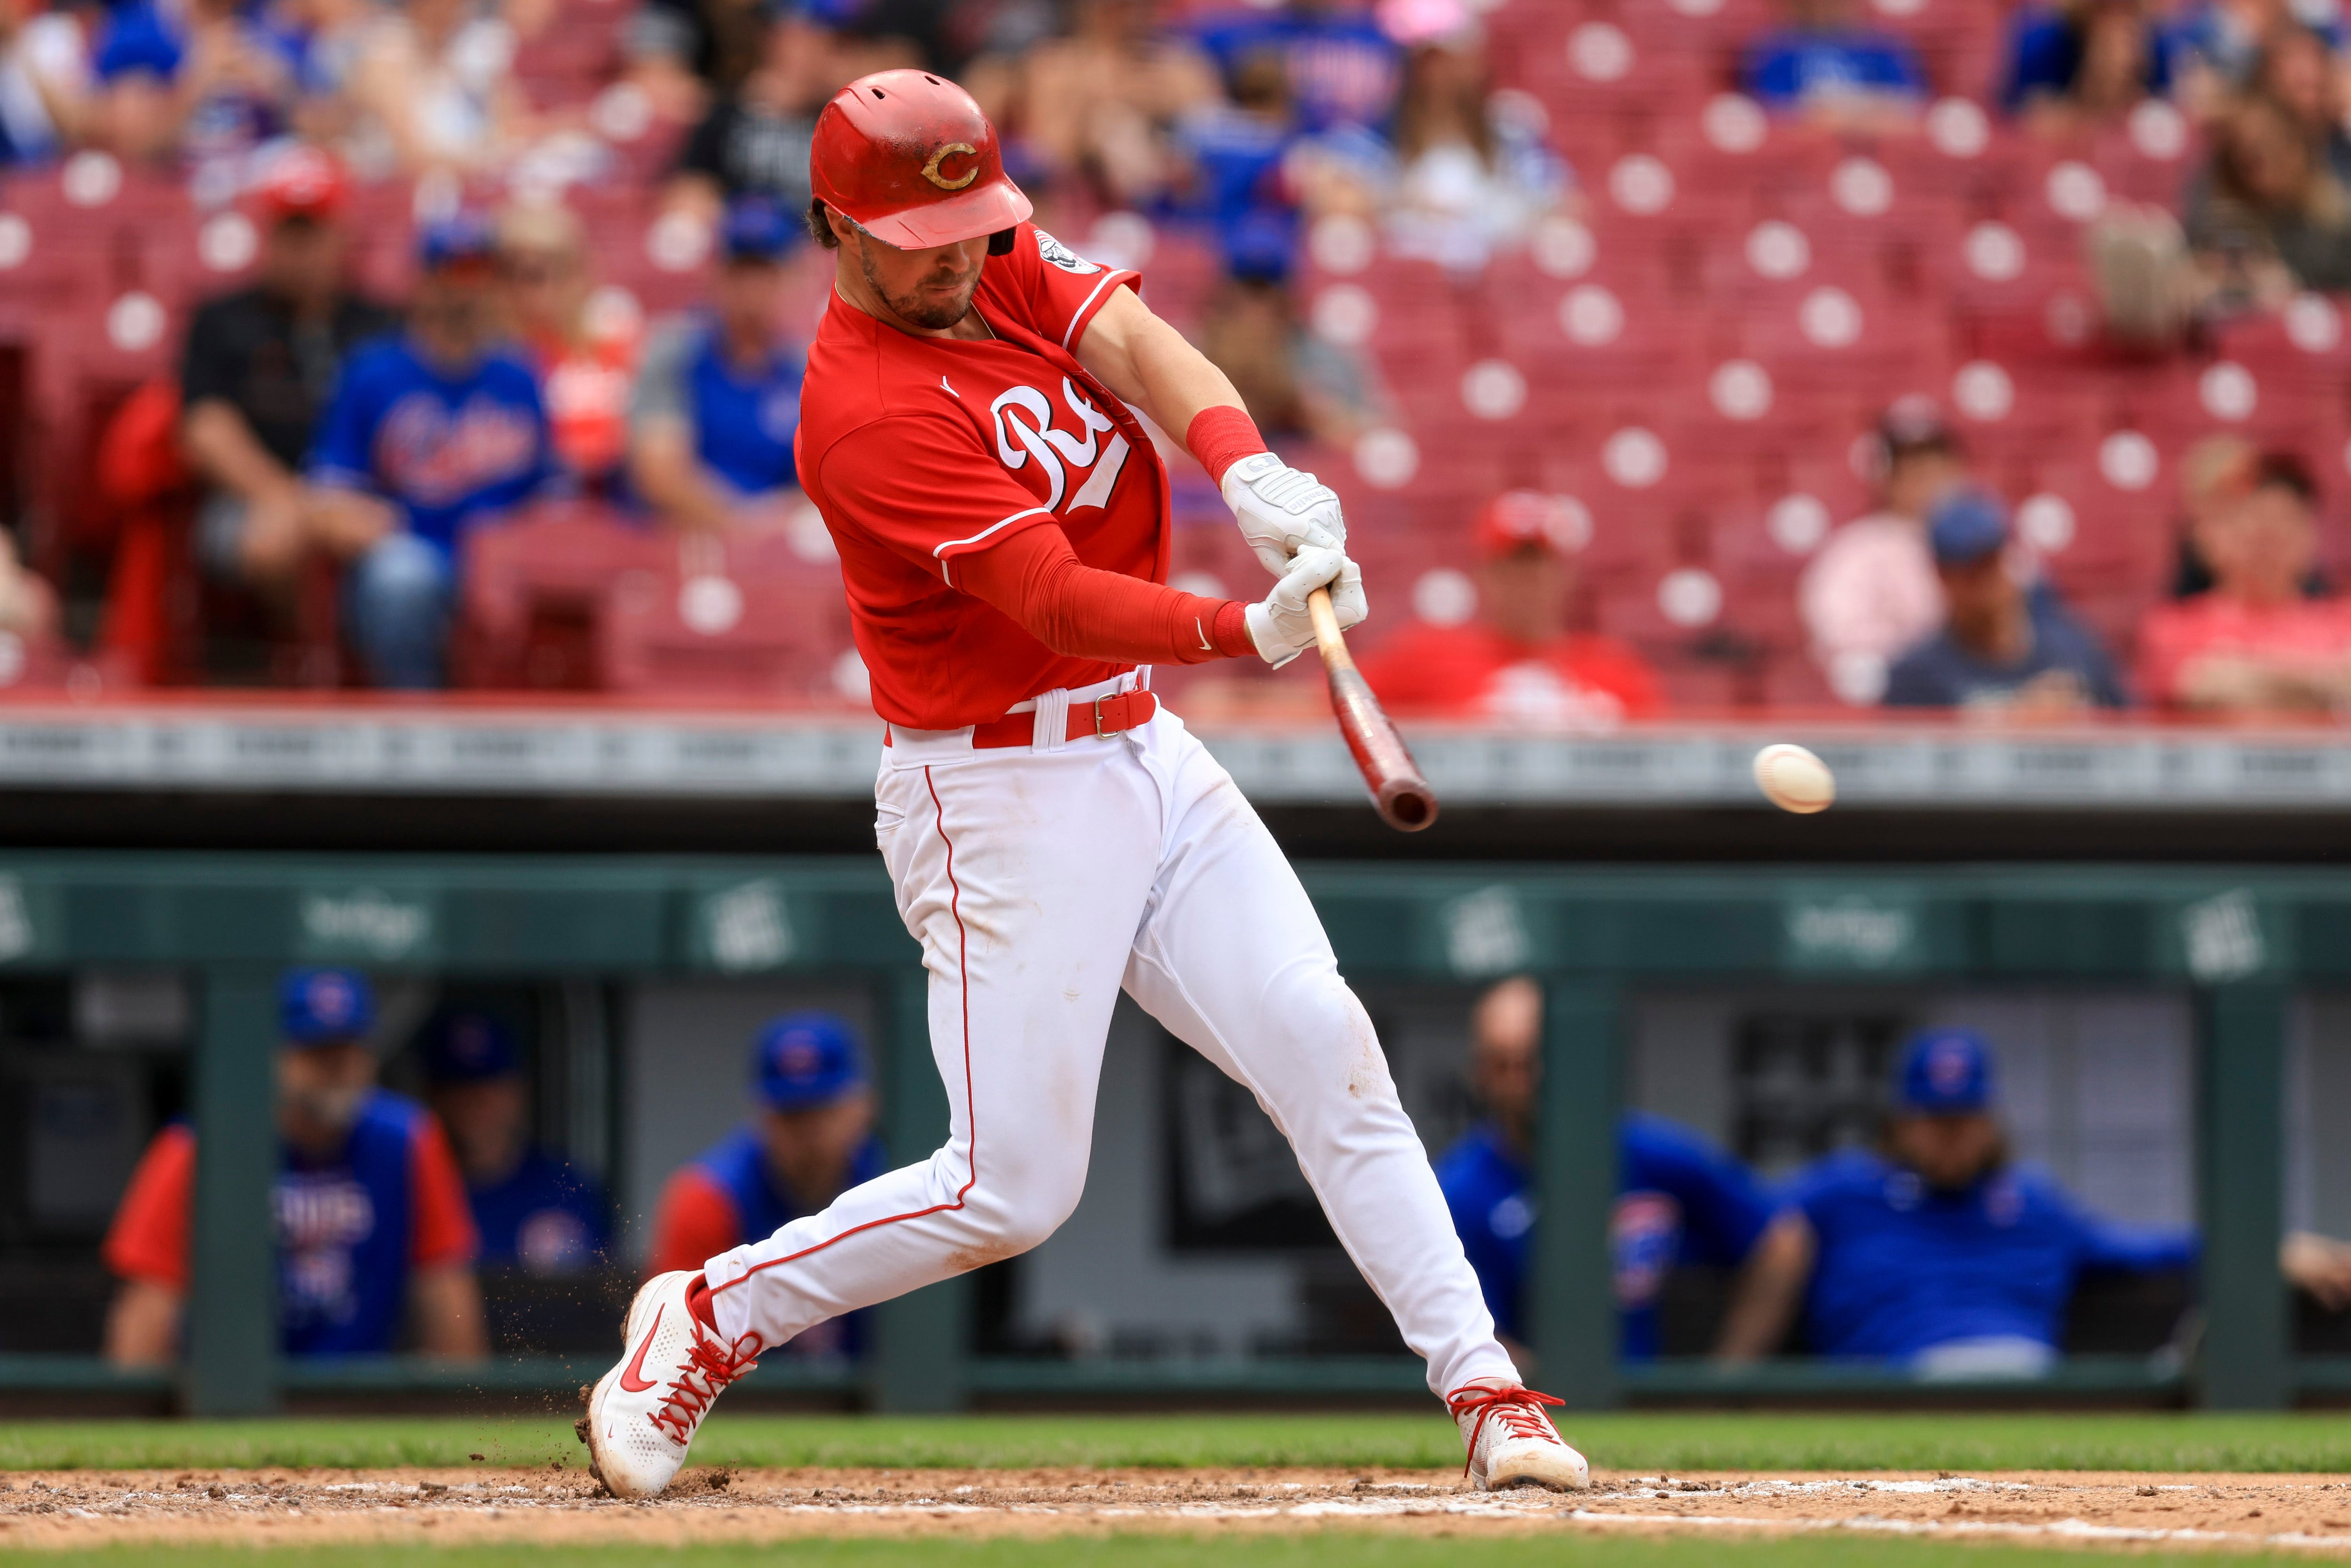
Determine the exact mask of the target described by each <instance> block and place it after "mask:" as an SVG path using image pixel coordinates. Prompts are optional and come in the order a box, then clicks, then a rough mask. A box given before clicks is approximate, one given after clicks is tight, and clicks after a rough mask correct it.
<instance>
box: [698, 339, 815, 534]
mask: <svg viewBox="0 0 2351 1568" xmlns="http://www.w3.org/2000/svg"><path fill="white" fill-rule="evenodd" d="M807 363H808V356H807V354H806V353H805V352H804V351H803V350H799V349H797V348H778V350H776V352H775V353H774V354H773V355H772V356H770V357H769V359H768V362H767V363H766V364H764V365H762V366H760V367H759V369H758V371H757V372H756V373H753V374H749V375H746V374H744V373H743V372H742V371H739V370H737V368H736V367H735V366H734V365H733V364H732V363H730V362H729V361H728V360H727V358H726V350H725V348H724V346H723V345H722V344H721V342H720V340H719V334H718V332H717V331H716V329H713V328H711V327H709V326H707V325H705V327H704V328H703V329H702V331H701V334H700V341H699V342H698V343H697V344H696V345H695V354H694V361H693V365H692V367H691V369H690V370H689V371H687V384H688V388H689V391H690V392H691V395H692V397H693V399H694V445H695V453H696V454H697V455H699V456H700V457H701V458H702V460H703V462H705V463H706V464H708V465H710V466H711V467H712V468H714V469H716V471H717V472H718V473H719V474H720V475H722V476H724V477H725V478H726V482H727V484H729V485H731V486H734V487H735V490H736V492H737V494H739V495H744V496H758V495H763V494H765V493H766V492H768V491H769V490H780V489H783V488H785V487H786V486H791V485H795V484H798V483H799V473H798V471H797V470H796V469H795V468H794V467H793V465H792V437H793V436H794V435H795V434H798V433H799V427H800V376H801V373H802V371H804V370H805V369H806V368H807Z"/></svg>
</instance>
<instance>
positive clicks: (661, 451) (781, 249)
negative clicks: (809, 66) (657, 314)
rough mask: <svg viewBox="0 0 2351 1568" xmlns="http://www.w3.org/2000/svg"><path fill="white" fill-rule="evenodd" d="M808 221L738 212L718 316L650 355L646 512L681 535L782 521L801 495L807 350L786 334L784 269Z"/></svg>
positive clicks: (643, 380) (638, 430) (660, 339)
mask: <svg viewBox="0 0 2351 1568" xmlns="http://www.w3.org/2000/svg"><path fill="white" fill-rule="evenodd" d="M801 233H802V231H801V228H800V220H799V214H787V213H786V212H785V211H784V210H783V209H781V208H779V207H778V206H776V205H775V204H773V203H771V202H768V201H764V200H761V199H759V198H757V197H753V198H749V199H747V200H744V201H741V202H737V204H735V205H734V206H732V207H730V208H728V209H727V212H726V219H725V221H724V223H722V224H721V225H720V229H719V245H720V253H721V261H720V266H719V268H718V276H717V277H716V280H715V281H714V282H713V283H712V285H711V300H710V308H709V309H707V310H706V311H702V312H698V313H696V314H695V315H692V316H689V317H687V318H685V319H683V320H679V321H674V322H672V323H670V324H669V325H667V326H666V327H664V328H663V329H660V330H658V331H657V332H655V333H654V334H653V339H652V340H651V341H650V342H648V343H647V344H646V346H645V357H644V362H643V365H642V366H641V367H640V369H639V371H638V373H637V386H636V393H635V396H634V398H633V400H632V402H631V405H630V413H629V446H630V456H629V464H630V473H631V476H632V478H633V479H634V481H635V484H636V489H637V494H638V495H640V496H642V497H643V498H644V500H645V503H646V504H647V505H648V506H650V507H653V509H654V510H655V511H657V512H659V513H660V514H661V515H662V516H663V517H666V518H667V519H669V521H670V522H671V523H673V524H674V525H675V526H676V527H678V528H686V529H692V530H697V531H704V532H711V533H716V532H722V531H724V530H725V529H726V528H730V527H732V526H733V525H735V524H736V523H737V522H739V521H743V520H745V519H747V518H748V517H752V516H753V515H755V514H766V515H775V514H778V513H780V512H781V511H782V510H783V509H784V508H785V507H788V506H789V503H790V502H791V501H792V500H793V499H795V498H796V497H798V495H799V470H798V469H797V468H796V467H795V466H794V462H793V456H792V437H793V435H794V434H796V433H797V432H798V431H799V420H800V375H801V372H802V371H803V370H804V369H805V368H806V365H807V362H808V346H807V345H806V344H805V343H802V342H800V341H799V340H796V339H794V338H793V337H792V336H791V335H790V333H789V331H788V330H787V328H786V323H785V318H784V311H785V307H786V306H787V305H788V304H789V295H788V293H787V290H786V282H787V279H786V276H785V267H786V265H787V263H789V260H790V258H791V256H792V253H793V251H794V250H796V249H797V248H798V246H799V240H800V236H801Z"/></svg>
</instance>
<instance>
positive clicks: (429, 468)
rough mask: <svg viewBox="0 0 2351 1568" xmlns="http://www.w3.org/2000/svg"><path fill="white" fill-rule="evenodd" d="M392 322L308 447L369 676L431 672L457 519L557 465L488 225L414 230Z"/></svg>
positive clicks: (365, 353) (504, 506) (438, 673)
mask: <svg viewBox="0 0 2351 1568" xmlns="http://www.w3.org/2000/svg"><path fill="white" fill-rule="evenodd" d="M419 259H420V261H421V262H422V265H423V271H422V275H421V276H420V277H418V279H417V284H416V296H415V300H414V303H413V307H412V308H411V310H410V312H409V329H408V331H407V332H406V333H405V334H402V335H400V336H395V337H391V338H385V339H382V340H379V341H377V342H375V343H373V344H371V345H369V346H368V347H367V348H365V349H362V350H360V351H359V352H358V353H357V354H355V355H353V356H352V357H351V360H350V363H349V364H348V365H346V366H345V367H344V370H343V376H342V381H341V382H340V385H339V387H338V388H337V390H336V392H335V398H334V402H333V403H332V405H331V406H330V407H329V409H328V412H327V417H326V422H325V423H324V425H323V426H322V427H321V429H320V431H319V440H318V444H317V445H316V447H315V448H314V449H313V450H312V453H311V456H310V480H311V483H312V484H313V485H314V486H317V487H318V488H319V491H320V492H321V494H320V496H319V501H318V505H317V507H316V516H317V517H318V519H319V534H320V535H321V537H322V538H323V539H324V541H325V542H326V544H327V546H328V548H329V549H332V550H333V551H334V553H335V554H336V555H337V556H338V557H340V558H342V559H347V560H349V561H350V571H349V572H348V574H347V575H346V578H345V581H344V614H345V619H346V622H347V624H348V626H349V629H350V636H351V641H352V642H353V643H355V644H356V645H357V646H358V648H359V650H360V657H361V659H362V660H363V661H364V662H365V664H366V665H367V670H368V674H370V675H371V677H372V678H373V679H374V681H375V682H376V684H377V685H382V686H390V687H395V688H406V689H423V688H431V687H435V686H438V685H442V684H443V679H444V676H443V670H444V663H445V660H446V656H447V643H448V632H449V617H450V610H451V606H452V603H453V601H454V600H455V594H456V583H457V558H458V551H459V549H460V547H461V546H462V545H463V544H464V542H465V534H466V532H467V531H468V530H470V529H473V528H479V527H482V526H484V525H485V524H489V523H495V522H496V521H498V520H499V519H501V518H503V517H506V516H507V515H508V514H509V513H511V512H513V511H514V510H515V509H516V508H517V507H521V506H523V505H524V504H525V503H526V502H528V501H529V500H531V499H532V498H533V497H537V496H538V495H539V494H540V493H541V492H542V491H544V490H546V489H547V488H548V487H549V486H550V485H551V484H552V483H554V481H555V479H556V476H557V474H558V472H559V470H558V466H557V464H556V460H555V444H554V435H553V432H552V430H551V429H550V428H549V424H548V422H547V409H546V405H545V404H544V403H543V402H541V401H540V400H539V395H538V378H537V376H535V375H534V374H533V373H532V371H531V368H530V366H529V365H528V364H527V363H525V362H524V361H523V360H522V359H520V358H519V357H518V356H517V354H516V353H515V352H514V351H513V350H511V349H509V348H508V347H507V345H506V344H505V342H504V341H503V339H502V336H501V328H500V317H501V312H500V310H499V309H498V298H497V264H496V247H495V246H494V244H493V241H492V238H491V235H490V230H489V226H488V225H486V224H485V223H483V222H482V221H481V220H480V219H478V218H475V217H471V216H459V217H456V218H454V219H450V220H448V221H446V222H444V223H439V224H434V225H429V226H428V227H427V228H426V229H425V230H424V231H423V235H421V236H420V240H419Z"/></svg>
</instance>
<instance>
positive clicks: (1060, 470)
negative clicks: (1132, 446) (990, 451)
mask: <svg viewBox="0 0 2351 1568" xmlns="http://www.w3.org/2000/svg"><path fill="white" fill-rule="evenodd" d="M1061 401H1062V402H1065V403H1067V404H1068V405H1069V410H1070V413H1071V415H1072V416H1074V417H1075V419H1076V420H1077V423H1078V431H1079V434H1075V435H1072V434H1070V433H1069V432H1068V431H1066V430H1056V429H1054V428H1053V405H1052V403H1051V402H1050V401H1049V400H1048V399H1047V398H1046V396H1045V394H1044V393H1043V392H1039V391H1038V390H1037V389H1036V388H1035V387H1028V386H1019V387H1007V388H1006V389H1005V390H1004V391H1003V392H1001V393H999V394H998V397H997V400H996V401H995V402H992V403H990V404H989V405H988V409H987V413H988V417H989V418H991V419H993V420H994V421H995V422H996V455H998V457H1001V458H1002V459H1004V465H1005V466H1006V467H1007V468H1010V469H1012V470H1014V471H1015V472H1018V471H1019V470H1020V469H1022V468H1025V467H1027V466H1028V465H1029V462H1030V460H1032V459H1033V460H1034V461H1035V462H1036V464H1037V467H1038V469H1039V471H1040V472H1041V473H1042V474H1043V475H1044V476H1045V482H1046V495H1045V509H1046V510H1047V511H1049V512H1058V511H1060V510H1061V509H1062V508H1061V497H1063V496H1064V495H1066V494H1068V492H1069V487H1070V475H1071V473H1072V472H1078V473H1082V472H1084V471H1085V470H1086V469H1088V468H1091V469H1092V470H1093V472H1092V474H1091V475H1088V476H1087V477H1086V479H1085V480H1084V482H1083V483H1082V484H1081V485H1080V486H1079V487H1078V493H1077V494H1076V495H1074V496H1071V497H1070V505H1069V510H1071V511H1072V512H1076V511H1082V510H1084V509H1085V508H1086V507H1106V506H1108V505H1110V493H1111V488H1112V486H1115V485H1116V484H1117V483H1118V476H1119V470H1121V469H1122V468H1124V467H1125V466H1126V437H1125V436H1123V435H1121V434H1119V433H1118V429H1117V427H1116V426H1115V425H1113V423H1111V419H1110V416H1109V415H1108V414H1106V413H1102V410H1100V409H1098V408H1096V407H1095V406H1094V405H1093V404H1092V403H1091V402H1087V401H1086V396H1085V394H1084V393H1083V392H1080V391H1078V389H1077V386H1076V384H1075V383H1074V382H1071V380H1070V378H1069V377H1067V376H1063V377H1062V378H1061ZM1023 415H1026V416H1027V417H1025V418H1023V417H1022V416H1023ZM1104 434H1107V435H1109V437H1110V439H1109V440H1108V441H1102V440H1101V439H1100V438H1101V437H1102V435H1104Z"/></svg>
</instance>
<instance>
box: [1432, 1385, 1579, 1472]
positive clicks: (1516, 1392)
mask: <svg viewBox="0 0 2351 1568" xmlns="http://www.w3.org/2000/svg"><path fill="white" fill-rule="evenodd" d="M1566 1403H1567V1401H1566V1400H1564V1399H1554V1398H1552V1396H1550V1395H1548V1394H1538V1393H1536V1392H1535V1391H1534V1390H1533V1389H1531V1388H1521V1387H1520V1386H1519V1385H1517V1384H1510V1385H1505V1386H1503V1387H1499V1388H1497V1387H1494V1386H1491V1385H1486V1384H1473V1385H1470V1386H1469V1387H1468V1388H1465V1389H1463V1390H1461V1392H1459V1393H1458V1394H1456V1395H1454V1396H1451V1397H1449V1398H1448V1399H1447V1400H1446V1401H1445V1407H1446V1408H1447V1410H1450V1411H1451V1412H1453V1418H1454V1419H1455V1420H1456V1421H1458V1420H1459V1419H1461V1417H1462V1416H1467V1415H1468V1414H1469V1413H1470V1412H1471V1411H1473V1410H1474V1411H1476V1412H1477V1413H1478V1420H1477V1423H1476V1424H1475V1425H1474V1426H1472V1427H1470V1428H1469V1457H1468V1458H1467V1459H1464V1460H1463V1461H1462V1463H1461V1473H1462V1474H1463V1475H1465V1476H1466V1475H1468V1473H1469V1470H1470V1467H1471V1466H1473V1465H1475V1464H1476V1463H1477V1460H1478V1435H1479V1433H1480V1432H1483V1431H1484V1430H1485V1429H1486V1423H1487V1421H1488V1420H1489V1418H1490V1419H1494V1420H1499V1421H1500V1422H1501V1424H1502V1430H1503V1431H1505V1432H1507V1433H1509V1434H1510V1436H1511V1437H1547V1438H1549V1439H1550V1440H1551V1441H1552V1442H1554V1443H1556V1442H1558V1441H1559V1440H1560V1437H1559V1434H1558V1433H1557V1432H1555V1431H1553V1430H1552V1425H1551V1418H1550V1417H1549V1416H1545V1415H1544V1414H1543V1413H1542V1406H1546V1405H1564V1404H1566Z"/></svg>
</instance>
